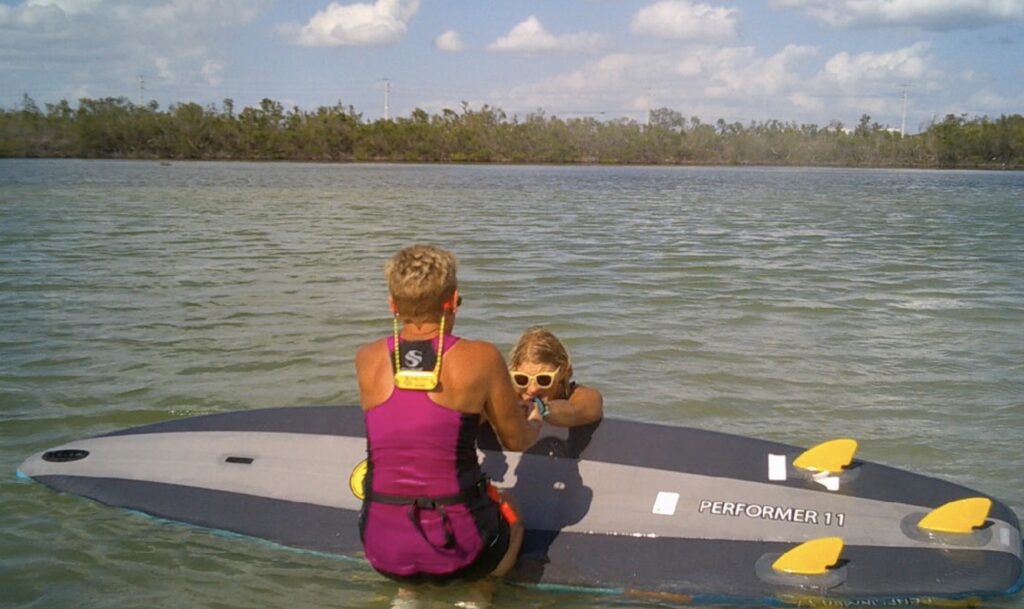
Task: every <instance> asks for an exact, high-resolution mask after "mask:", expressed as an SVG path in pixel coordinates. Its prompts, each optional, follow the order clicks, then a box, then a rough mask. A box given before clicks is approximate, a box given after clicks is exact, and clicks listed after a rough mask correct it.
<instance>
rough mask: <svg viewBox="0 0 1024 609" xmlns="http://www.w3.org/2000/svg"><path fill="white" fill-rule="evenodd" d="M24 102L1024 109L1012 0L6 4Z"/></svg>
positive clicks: (9, 72) (777, 112)
mask: <svg viewBox="0 0 1024 609" xmlns="http://www.w3.org/2000/svg"><path fill="white" fill-rule="evenodd" d="M25 95H28V96H30V97H32V98H33V99H34V100H35V101H36V102H37V104H38V105H39V106H40V107H45V106H44V104H46V103H54V102H57V101H60V100H61V99H67V100H68V101H69V102H71V103H72V105H75V103H76V101H77V100H78V99H79V98H82V97H91V98H102V97H121V96H123V97H126V98H128V99H129V100H131V101H132V102H133V103H140V102H145V103H148V102H150V101H151V100H154V101H156V102H157V103H158V104H159V105H160V108H162V109H166V108H168V107H169V106H170V105H171V104H174V103H182V102H196V103H199V104H202V105H204V106H209V105H214V106H216V107H218V108H220V107H222V105H223V101H224V100H225V99H231V100H233V101H234V105H235V108H236V109H237V108H242V107H245V106H254V105H257V104H258V103H259V102H260V100H261V99H264V98H270V99H273V100H275V101H278V102H281V103H282V104H284V105H285V107H287V108H291V107H293V106H297V107H299V108H301V109H303V110H315V109H316V108H317V107H319V106H334V105H336V104H338V103H341V104H343V105H345V106H353V107H354V109H355V110H356V111H357V112H360V113H361V114H362V115H363V117H364V118H365V119H367V120H376V119H378V118H382V117H384V116H385V112H387V115H388V116H389V117H391V118H398V117H408V116H409V115H410V114H411V113H412V111H413V110H414V109H416V108H421V109H423V110H426V111H427V112H430V113H432V114H433V113H439V112H441V110H442V109H444V108H451V109H453V110H457V111H458V110H460V109H461V108H462V107H463V104H464V103H466V104H468V105H469V107H470V108H471V109H479V108H481V107H482V106H483V105H484V104H487V105H490V106H492V107H496V108H500V109H501V110H503V111H505V113H506V114H507V115H508V116H509V118H511V117H512V116H517V117H522V118H525V116H526V115H528V114H530V113H534V112H538V111H543V112H544V113H545V114H546V115H548V116H551V115H555V116H559V117H562V118H575V117H581V116H593V117H595V118H598V119H600V120H613V119H619V118H627V119H633V120H637V121H640V122H643V121H645V120H646V119H647V114H648V111H649V110H651V109H655V108H670V109H672V110H676V111H678V112H680V113H681V114H682V115H683V116H684V117H688V118H689V117H697V118H699V119H700V120H701V121H703V122H715V121H717V120H718V119H724V120H726V121H727V122H730V123H731V122H741V123H744V124H747V123H750V122H751V121H766V120H773V119H775V120H781V121H784V122H796V123H801V124H805V123H813V124H817V125H819V126H825V125H828V124H830V123H832V122H833V121H839V122H842V123H843V124H844V125H847V126H851V125H855V124H856V123H857V122H858V120H859V119H860V117H861V116H862V115H865V114H866V115H868V116H870V117H871V120H872V122H877V123H880V124H882V125H885V126H889V127H893V128H900V127H901V126H902V125H904V124H905V125H906V131H907V132H908V133H914V132H916V131H920V130H922V129H923V128H926V127H927V125H928V124H929V123H930V122H931V121H939V120H942V118H943V117H945V116H946V115H947V114H956V115H966V116H967V117H968V118H974V117H978V116H989V117H992V118H996V117H998V116H1001V115H1004V114H1022V113H1024V0H728V1H719V0H364V1H361V2H360V1H349V0H340V1H337V0H336V1H327V0H290V1H286V0H276V1H275V0H20V1H19V0H0V107H3V108H6V109H14V108H19V107H21V104H22V101H23V99H24V96H25ZM385 103H386V106H385ZM904 109H905V112H906V114H905V116H906V118H905V123H904Z"/></svg>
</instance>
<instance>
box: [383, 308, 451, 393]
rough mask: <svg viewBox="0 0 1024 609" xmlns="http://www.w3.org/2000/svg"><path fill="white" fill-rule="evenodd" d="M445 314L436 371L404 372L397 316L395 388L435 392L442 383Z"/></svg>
mask: <svg viewBox="0 0 1024 609" xmlns="http://www.w3.org/2000/svg"><path fill="white" fill-rule="evenodd" d="M444 317H445V316H444V313H442V314H441V328H440V331H439V335H438V337H437V361H436V362H435V363H434V370H433V371H431V372H427V371H426V370H402V362H401V358H400V357H399V354H398V352H399V351H400V348H399V344H400V339H399V336H398V315H395V318H394V325H395V387H398V388H399V389H411V390H413V391H433V390H434V389H436V388H437V386H438V384H439V383H440V382H441V356H442V355H443V354H444Z"/></svg>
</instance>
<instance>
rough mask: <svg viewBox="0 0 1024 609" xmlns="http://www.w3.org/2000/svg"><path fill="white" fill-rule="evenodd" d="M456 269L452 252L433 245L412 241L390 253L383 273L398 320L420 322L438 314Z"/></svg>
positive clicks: (452, 286)
mask: <svg viewBox="0 0 1024 609" xmlns="http://www.w3.org/2000/svg"><path fill="white" fill-rule="evenodd" d="M457 269H458V263H457V262H456V261H455V255H454V254H452V253H451V252H449V251H447V250H443V249H441V248H439V247H436V246H433V245H413V246H410V247H407V248H405V249H403V250H402V251H400V252H398V253H397V254H395V255H394V256H392V257H391V259H390V260H388V262H387V264H386V265H384V276H385V277H387V280H388V292H389V293H390V294H391V299H392V300H393V301H394V303H395V308H396V309H397V311H396V312H397V313H398V315H399V316H400V317H401V318H402V320H403V321H405V322H411V323H423V322H426V321H431V320H436V319H437V318H438V317H440V315H441V311H442V310H443V309H444V303H446V302H449V301H450V300H451V298H452V296H454V295H455V288H457V287H458V281H457V279H456V277H455V273H456V270H457Z"/></svg>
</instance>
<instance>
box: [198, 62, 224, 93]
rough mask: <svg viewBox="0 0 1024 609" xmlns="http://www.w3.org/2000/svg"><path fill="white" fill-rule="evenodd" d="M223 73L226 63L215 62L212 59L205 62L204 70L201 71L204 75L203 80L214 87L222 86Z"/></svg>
mask: <svg viewBox="0 0 1024 609" xmlns="http://www.w3.org/2000/svg"><path fill="white" fill-rule="evenodd" d="M223 72H224V62H222V61H214V60H212V59H208V60H207V61H206V62H204V63H203V68H202V69H201V70H200V73H201V74H202V75H203V80H205V81H206V82H207V84H209V85H212V86H214V87H217V86H220V84H221V83H222V82H224V76H223Z"/></svg>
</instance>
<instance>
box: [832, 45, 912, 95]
mask: <svg viewBox="0 0 1024 609" xmlns="http://www.w3.org/2000/svg"><path fill="white" fill-rule="evenodd" d="M928 49H929V44H928V43H926V42H919V43H917V44H915V45H912V46H909V47H905V48H902V49H897V50H895V51H883V52H879V53H875V52H865V53H859V54H857V55H850V54H849V53H846V52H842V53H837V54H836V55H834V56H833V57H832V58H831V59H829V60H828V61H827V62H826V63H825V67H824V70H823V71H822V73H821V75H820V78H821V79H822V80H823V81H824V82H825V84H826V85H835V86H836V87H838V88H839V89H840V90H841V91H843V92H845V93H853V94H856V93H858V92H859V93H865V92H868V91H870V90H874V89H876V88H877V85H879V84H881V85H883V86H892V85H895V84H899V83H903V82H907V81H910V82H917V81H921V80H923V79H925V78H927V77H929V75H930V72H931V70H930V66H929V64H930V62H931V59H930V57H929V55H928Z"/></svg>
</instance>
